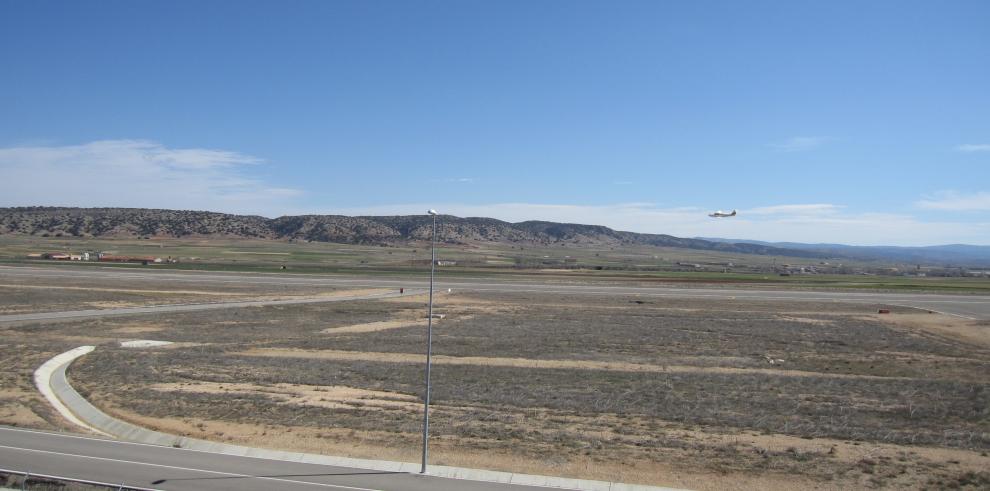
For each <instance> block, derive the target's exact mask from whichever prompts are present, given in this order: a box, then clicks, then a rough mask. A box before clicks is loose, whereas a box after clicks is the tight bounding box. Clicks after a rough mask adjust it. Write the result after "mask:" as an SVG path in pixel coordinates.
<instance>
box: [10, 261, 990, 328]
mask: <svg viewBox="0 0 990 491" xmlns="http://www.w3.org/2000/svg"><path fill="white" fill-rule="evenodd" d="M19 277H33V278H77V279H86V278H90V279H94V280H103V281H107V280H113V279H120V280H128V281H148V282H152V283H157V284H161V283H163V282H169V283H178V284H212V285H217V286H222V285H224V284H231V283H237V284H255V285H260V286H263V285H299V286H312V287H320V286H325V287H334V288H395V289H398V288H400V287H404V288H409V289H413V288H424V287H426V286H427V285H428V280H427V277H426V276H425V275H424V277H423V278H422V279H419V278H380V277H357V276H354V275H294V274H254V273H213V272H175V271H153V270H141V271H132V270H122V269H121V268H100V267H85V268H80V267H58V268H55V267H10V266H3V267H0V281H6V282H16V281H17V278H19ZM437 288H438V289H440V290H445V289H447V288H452V289H455V290H458V291H473V292H484V291H492V292H517V293H527V292H530V293H559V294H579V295H641V296H653V297H671V298H711V299H713V300H727V299H735V300H745V299H757V300H778V301H787V300H794V301H825V302H852V303H869V304H884V305H900V306H906V307H916V308H920V309H926V310H933V311H937V312H942V313H946V314H950V315H955V316H959V317H962V318H967V319H979V320H990V296H981V295H948V294H929V293H879V292H862V291H817V290H785V289H773V290H771V289H767V290H756V289H750V288H695V287H669V286H664V287H661V286H628V285H623V284H621V283H615V282H596V283H593V284H588V283H583V284H582V283H576V282H573V283H567V282H559V280H557V282H550V281H547V280H541V279H538V278H537V279H527V280H521V279H515V278H514V279H504V278H483V279H482V278H475V279H472V278H443V277H441V278H440V279H439V280H438V282H437ZM332 300H333V299H332V298H327V299H325V300H320V299H313V298H300V299H292V300H275V301H258V302H245V301H239V302H223V303H209V304H187V305H162V306H150V307H136V308H125V309H102V310H91V311H73V312H47V313H37V314H21V315H6V316H0V322H13V321H18V320H20V321H23V320H46V319H58V318H66V317H92V316H105V315H125V314H143V313H152V312H155V313H158V312H180V311H190V310H207V309H215V308H231V307H244V306H256V305H271V304H278V303H286V304H291V303H312V302H319V301H332Z"/></svg>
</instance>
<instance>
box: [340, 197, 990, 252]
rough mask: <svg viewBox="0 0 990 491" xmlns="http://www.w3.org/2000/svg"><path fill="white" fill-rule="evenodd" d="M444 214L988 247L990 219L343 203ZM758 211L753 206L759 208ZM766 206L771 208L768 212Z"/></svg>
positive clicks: (366, 210) (803, 210)
mask: <svg viewBox="0 0 990 491" xmlns="http://www.w3.org/2000/svg"><path fill="white" fill-rule="evenodd" d="M427 208H436V209H438V210H439V211H440V212H441V213H444V214H450V215H456V216H462V217H470V216H481V217H492V218H498V219H501V220H505V221H509V222H520V221H526V220H549V221H555V222H569V223H582V224H592V225H605V226H608V227H611V228H613V229H616V230H626V231H631V232H643V233H657V234H670V235H675V236H679V237H725V238H733V239H756V240H766V241H777V242H787V241H793V242H809V243H819V242H831V243H845V244H853V245H934V244H945V243H969V244H990V222H985V223H973V222H954V221H927V220H922V219H919V218H916V217H914V216H911V215H907V214H892V213H853V212H848V211H845V207H843V206H841V205H827V204H811V205H802V204H786V205H771V206H764V207H759V208H754V209H751V210H739V215H738V216H736V217H734V218H726V219H713V218H709V217H708V216H707V214H708V213H709V212H710V210H708V209H702V208H700V207H677V208H670V207H659V206H657V205H655V204H651V203H622V204H609V205H566V204H533V203H496V204H490V205H469V204H457V203H448V204H437V203H433V204H423V203H421V204H400V205H389V206H372V207H360V208H338V209H333V210H321V212H331V213H340V214H345V215H396V214H399V215H406V214H422V213H423V210H425V209H427ZM754 211H756V212H755V213H754ZM768 211H769V212H768Z"/></svg>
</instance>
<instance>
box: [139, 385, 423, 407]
mask: <svg viewBox="0 0 990 491" xmlns="http://www.w3.org/2000/svg"><path fill="white" fill-rule="evenodd" d="M151 389H154V390H158V391H162V392H194V393H205V394H252V395H262V396H265V397H268V398H269V399H272V400H275V401H277V402H279V403H283V404H294V405H302V406H318V407H324V408H328V409H347V408H352V407H354V406H361V407H362V408H364V409H376V408H377V409H407V410H410V411H415V410H417V409H418V408H421V404H420V402H419V401H420V400H419V398H418V397H415V396H411V395H408V394H400V393H397V392H384V391H376V390H365V389H356V388H353V387H345V386H340V385H332V386H316V385H296V384H273V385H257V384H223V383H214V382H199V381H197V382H184V383H172V384H156V385H152V386H151Z"/></svg>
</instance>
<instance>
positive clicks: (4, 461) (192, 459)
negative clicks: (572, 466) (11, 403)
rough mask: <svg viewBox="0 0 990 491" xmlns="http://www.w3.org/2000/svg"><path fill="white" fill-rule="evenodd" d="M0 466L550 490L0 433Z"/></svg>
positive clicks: (161, 484)
mask: <svg viewBox="0 0 990 491" xmlns="http://www.w3.org/2000/svg"><path fill="white" fill-rule="evenodd" d="M0 467H2V468H7V469H11V470H19V471H25V472H32V473H36V474H49V475H57V476H67V477H72V478H75V479H85V480H89V481H99V482H106V483H115V484H116V483H119V484H124V485H128V486H137V487H144V488H153V489H164V490H205V491H213V490H215V491H228V490H229V491H233V490H248V491H250V490H265V491H267V490H272V489H278V490H286V491H294V490H306V491H312V490H319V489H325V490H337V489H339V490H351V491H363V490H403V491H419V490H422V491H457V490H466V491H489V490H490V491H497V490H501V491H537V490H539V491H546V489H547V488H543V487H535V486H520V485H509V484H498V483H492V482H482V481H465V480H455V479H449V478H441V477H434V476H429V475H426V476H423V475H418V474H408V473H401V472H384V471H373V470H363V469H354V468H347V467H334V466H325V465H315V464H300V463H295V462H283V461H278V460H268V459H258V458H253V457H237V456H231V455H223V454H216V453H209V452H199V451H193V450H184V449H178V448H171V447H160V446H155V445H144V444H140V443H126V442H119V441H114V440H104V439H99V438H92V437H85V436H77V435H66V434H58V433H48V432H41V431H33V430H24V429H18V428H7V427H0Z"/></svg>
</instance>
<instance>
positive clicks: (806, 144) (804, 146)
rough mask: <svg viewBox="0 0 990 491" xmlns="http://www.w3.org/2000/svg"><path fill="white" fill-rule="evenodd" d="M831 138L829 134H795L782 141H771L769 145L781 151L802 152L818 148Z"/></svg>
mask: <svg viewBox="0 0 990 491" xmlns="http://www.w3.org/2000/svg"><path fill="white" fill-rule="evenodd" d="M830 139H831V138H829V137H827V136H795V137H791V138H788V139H787V140H784V141H782V142H778V143H770V144H769V145H767V146H769V147H770V148H773V149H775V150H777V151H780V152H800V151H804V150H811V149H813V148H818V147H820V146H822V145H824V144H825V143H826V142H828V141H829V140H830Z"/></svg>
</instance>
